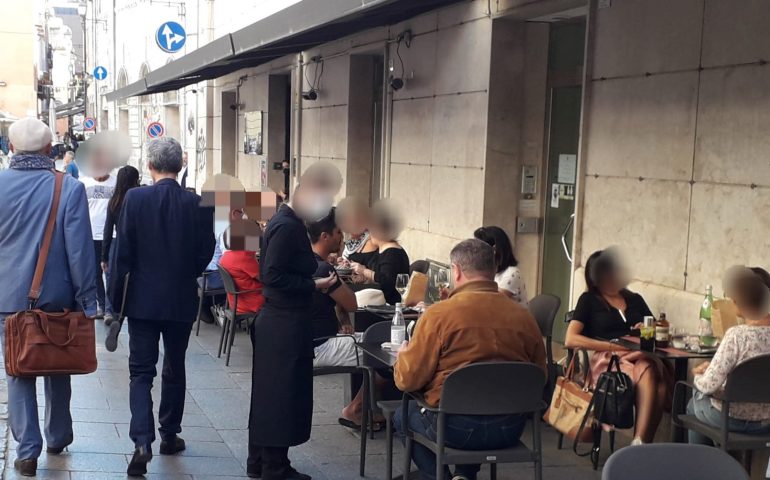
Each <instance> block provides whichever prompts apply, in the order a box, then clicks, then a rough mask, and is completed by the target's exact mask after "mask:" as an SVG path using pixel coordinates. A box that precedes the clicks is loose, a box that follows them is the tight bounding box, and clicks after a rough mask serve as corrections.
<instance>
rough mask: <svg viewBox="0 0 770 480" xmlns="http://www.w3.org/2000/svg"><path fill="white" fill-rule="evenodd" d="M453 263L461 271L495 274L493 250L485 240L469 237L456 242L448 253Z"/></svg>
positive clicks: (491, 275)
mask: <svg viewBox="0 0 770 480" xmlns="http://www.w3.org/2000/svg"><path fill="white" fill-rule="evenodd" d="M449 258H450V259H451V261H452V263H453V264H454V265H457V267H458V268H459V269H460V271H462V272H463V273H480V274H487V275H489V276H490V278H492V277H494V275H495V252H494V249H493V248H492V247H491V246H490V245H489V244H488V243H486V242H483V241H481V240H479V239H477V238H469V239H468V240H463V241H462V242H460V243H458V244H457V245H456V246H455V247H454V248H453V249H452V252H451V253H450V254H449Z"/></svg>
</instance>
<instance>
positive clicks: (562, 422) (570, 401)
mask: <svg viewBox="0 0 770 480" xmlns="http://www.w3.org/2000/svg"><path fill="white" fill-rule="evenodd" d="M577 358H578V356H577V355H574V356H573V357H572V360H571V361H570V363H569V365H568V366H567V371H566V372H564V376H562V377H559V378H557V379H556V388H555V389H554V392H553V397H552V398H551V405H550V406H549V408H548V410H546V412H545V415H543V420H545V421H546V423H548V424H549V425H551V426H552V427H553V428H555V429H556V430H558V431H559V432H560V433H561V434H562V435H564V436H565V437H567V438H569V439H570V440H574V441H575V442H590V441H591V440H592V438H593V434H592V432H591V424H590V423H589V424H588V425H587V426H586V424H585V423H583V419H584V418H585V416H586V415H587V414H590V412H589V409H590V405H591V398H592V394H591V391H590V389H589V387H590V385H589V381H588V369H586V373H587V374H586V378H585V379H584V382H583V385H580V383H578V382H576V381H575V380H573V378H572V377H573V374H574V371H575V362H576V361H577Z"/></svg>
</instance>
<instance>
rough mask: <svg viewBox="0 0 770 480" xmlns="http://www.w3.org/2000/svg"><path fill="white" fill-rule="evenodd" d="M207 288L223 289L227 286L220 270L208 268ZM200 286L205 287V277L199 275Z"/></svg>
mask: <svg viewBox="0 0 770 480" xmlns="http://www.w3.org/2000/svg"><path fill="white" fill-rule="evenodd" d="M206 273H207V274H208V275H207V277H206V290H222V289H223V288H225V282H223V281H222V275H220V274H219V271H218V270H206ZM198 287H200V288H203V277H198Z"/></svg>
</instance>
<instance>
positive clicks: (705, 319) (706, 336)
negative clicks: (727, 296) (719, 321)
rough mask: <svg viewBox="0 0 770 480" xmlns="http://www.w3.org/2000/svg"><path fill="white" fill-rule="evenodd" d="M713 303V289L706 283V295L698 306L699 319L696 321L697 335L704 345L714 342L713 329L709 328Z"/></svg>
mask: <svg viewBox="0 0 770 480" xmlns="http://www.w3.org/2000/svg"><path fill="white" fill-rule="evenodd" d="M713 305H714V289H713V287H712V286H711V285H706V297H705V298H704V299H703V304H701V307H700V321H699V323H698V335H699V336H700V343H701V345H704V346H712V345H713V344H714V342H715V338H714V331H713V330H712V328H711V310H712V307H713Z"/></svg>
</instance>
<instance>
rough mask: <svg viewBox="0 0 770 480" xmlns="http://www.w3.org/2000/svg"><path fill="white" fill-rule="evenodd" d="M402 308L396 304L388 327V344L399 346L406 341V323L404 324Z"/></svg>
mask: <svg viewBox="0 0 770 480" xmlns="http://www.w3.org/2000/svg"><path fill="white" fill-rule="evenodd" d="M403 309H404V306H403V304H402V303H397V304H396V313H395V314H394V315H393V323H392V324H391V325H390V343H391V344H393V345H401V344H402V343H404V340H406V323H404V312H403Z"/></svg>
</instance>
